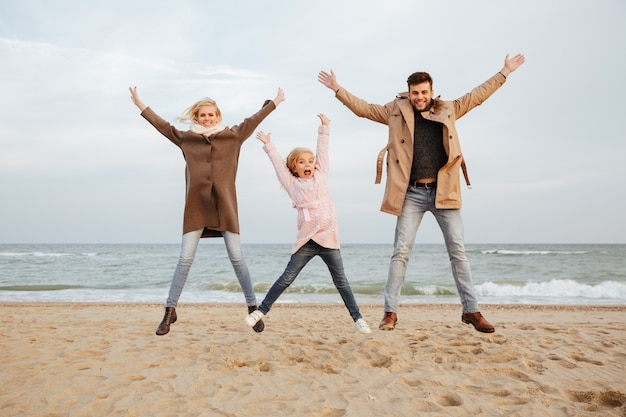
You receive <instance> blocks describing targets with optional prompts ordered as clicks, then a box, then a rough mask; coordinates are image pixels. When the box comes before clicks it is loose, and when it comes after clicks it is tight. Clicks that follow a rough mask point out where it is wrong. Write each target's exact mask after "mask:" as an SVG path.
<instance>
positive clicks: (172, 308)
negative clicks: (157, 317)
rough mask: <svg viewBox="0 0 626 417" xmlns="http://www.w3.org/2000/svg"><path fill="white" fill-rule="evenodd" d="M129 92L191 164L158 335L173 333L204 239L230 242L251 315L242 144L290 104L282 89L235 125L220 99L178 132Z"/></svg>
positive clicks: (192, 111)
mask: <svg viewBox="0 0 626 417" xmlns="http://www.w3.org/2000/svg"><path fill="white" fill-rule="evenodd" d="M129 90H130V94H131V99H132V101H133V103H134V104H135V105H136V106H137V107H138V108H139V110H140V111H141V116H143V117H144V118H145V119H146V120H147V121H148V122H149V123H150V124H152V125H153V126H154V127H155V128H156V129H157V130H158V131H159V132H160V133H161V134H162V135H163V136H165V137H166V138H167V139H169V140H170V141H171V142H172V143H173V144H174V145H176V146H177V147H179V148H180V149H181V150H182V152H183V157H184V158H185V161H186V170H185V179H186V186H187V192H186V196H185V209H184V215H183V238H182V244H181V251H180V257H179V259H178V263H177V265H176V269H175V271H174V276H173V278H172V283H171V286H170V290H169V295H168V297H167V301H166V304H165V315H164V316H163V320H162V321H161V323H160V324H159V326H158V328H157V330H156V334H157V335H159V336H161V335H165V334H167V333H168V332H169V331H170V325H171V324H172V323H174V322H176V320H177V315H176V307H177V305H178V299H179V297H180V294H181V292H182V290H183V287H184V285H185V282H186V280H187V276H188V275H189V269H190V268H191V264H192V263H193V260H194V257H195V254H196V250H197V248H198V243H199V241H200V239H201V238H209V237H223V238H224V243H225V245H226V251H227V252H228V257H229V259H230V262H231V264H232V266H233V268H234V270H235V275H236V276H237V279H238V281H239V284H240V285H241V288H242V290H243V293H244V297H245V301H246V304H247V306H248V313H251V312H252V311H254V310H256V296H255V294H254V289H253V287H252V280H251V278H250V272H249V270H248V266H247V265H246V262H245V260H244V258H243V254H242V251H241V243H240V239H239V216H238V210H237V193H236V188H235V177H236V175H237V165H238V161H239V152H240V149H241V145H242V144H243V142H244V141H245V140H246V139H248V138H249V137H250V135H251V134H252V133H253V132H254V130H255V129H256V128H257V126H258V125H259V124H260V123H261V122H262V121H263V119H265V117H267V116H268V115H269V114H270V113H271V112H272V111H274V110H275V109H276V107H277V106H278V105H279V104H280V103H281V102H282V101H284V100H285V95H284V93H283V91H282V89H278V93H277V95H276V97H275V98H274V99H273V100H267V101H265V103H264V104H263V107H261V109H260V110H259V111H258V112H257V113H255V114H253V115H252V116H250V117H248V118H246V119H245V120H244V121H243V122H241V123H240V124H239V125H236V126H232V127H228V126H225V125H224V124H223V123H222V113H221V112H220V110H219V107H218V106H217V103H215V101H213V100H210V99H205V100H201V101H198V102H196V103H195V104H193V105H192V106H191V107H189V109H187V110H186V112H185V113H184V114H183V116H182V117H181V118H180V119H179V120H181V121H183V122H188V123H190V125H191V126H190V128H189V130H186V131H182V130H178V129H177V128H175V127H174V126H172V125H171V124H170V123H169V122H167V121H166V120H163V119H162V118H161V117H159V116H158V115H157V114H156V113H155V112H154V111H153V110H152V109H151V108H150V107H148V106H147V105H145V104H144V103H143V102H142V101H141V100H140V98H139V94H138V93H137V87H131V88H129ZM263 328H264V324H263V323H262V322H259V323H258V324H257V325H256V326H255V327H254V330H255V331H257V332H262V331H263Z"/></svg>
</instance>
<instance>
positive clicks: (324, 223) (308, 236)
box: [246, 114, 372, 333]
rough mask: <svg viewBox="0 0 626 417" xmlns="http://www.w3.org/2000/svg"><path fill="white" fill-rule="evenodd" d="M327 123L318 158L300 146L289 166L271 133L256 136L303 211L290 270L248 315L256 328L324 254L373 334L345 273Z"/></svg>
mask: <svg viewBox="0 0 626 417" xmlns="http://www.w3.org/2000/svg"><path fill="white" fill-rule="evenodd" d="M317 117H319V118H320V121H321V122H322V125H321V126H320V127H319V129H318V137H317V157H314V156H313V152H311V151H310V150H308V149H304V148H296V149H294V150H293V151H291V153H290V154H289V156H288V157H287V164H286V165H285V162H284V161H283V160H282V159H281V157H280V155H279V154H278V151H277V150H276V147H275V146H274V144H273V143H271V142H270V133H268V134H265V133H263V132H258V133H257V135H256V137H257V139H259V140H260V141H261V142H263V143H264V146H263V149H264V150H265V152H267V154H268V156H269V157H270V160H271V161H272V164H273V165H274V169H275V170H276V175H277V177H278V181H279V182H280V183H281V184H282V186H283V187H284V188H285V190H286V191H287V194H289V196H290V197H291V199H292V200H293V205H294V207H295V208H296V209H297V210H298V237H297V241H296V243H295V244H294V245H293V248H292V255H291V259H290V261H289V264H287V268H286V269H285V271H284V272H283V274H282V275H281V276H280V278H278V280H277V281H276V282H275V283H274V285H272V287H271V288H270V290H269V291H268V293H267V295H266V296H265V299H264V300H263V302H262V303H261V305H260V306H259V308H258V310H255V311H252V312H251V313H249V314H248V316H247V317H246V323H247V324H248V325H249V326H250V327H253V326H255V325H257V324H258V323H259V322H260V321H261V319H262V318H263V316H265V315H266V314H267V313H268V312H269V311H270V309H271V308H272V305H273V304H274V302H275V301H276V300H277V299H278V297H280V295H281V294H282V293H283V291H285V290H286V289H287V287H289V286H290V285H291V283H292V282H293V281H294V280H295V279H296V277H297V276H298V273H300V271H301V270H302V268H304V266H305V265H306V264H307V263H308V262H309V261H310V260H311V259H313V257H314V256H316V255H318V256H320V257H321V258H322V260H323V261H324V262H325V263H326V265H327V266H328V270H329V271H330V275H331V276H332V278H333V283H334V284H335V287H336V288H337V290H338V291H339V294H341V298H342V299H343V302H344V304H345V305H346V308H347V309H348V311H349V312H350V316H352V319H353V320H354V322H355V325H356V328H357V330H358V331H359V332H361V333H371V332H372V331H371V330H370V328H369V326H368V325H367V323H366V322H365V320H363V318H362V317H361V313H360V311H359V307H358V306H357V303H356V300H355V299H354V295H353V294H352V290H351V289H350V284H349V283H348V279H347V278H346V275H345V273H344V270H343V261H342V259H341V253H340V252H339V233H338V231H337V215H336V213H335V207H334V205H333V202H332V200H331V197H330V190H329V187H328V167H329V165H328V133H329V127H328V125H329V123H330V120H329V119H328V118H327V117H326V116H325V115H323V114H319V115H318V116H317Z"/></svg>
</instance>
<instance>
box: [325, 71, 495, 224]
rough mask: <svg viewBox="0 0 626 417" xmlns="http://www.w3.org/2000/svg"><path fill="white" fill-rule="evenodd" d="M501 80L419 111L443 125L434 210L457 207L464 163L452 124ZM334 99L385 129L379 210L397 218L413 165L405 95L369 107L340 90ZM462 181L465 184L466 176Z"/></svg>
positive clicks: (409, 113)
mask: <svg viewBox="0 0 626 417" xmlns="http://www.w3.org/2000/svg"><path fill="white" fill-rule="evenodd" d="M505 81H506V78H505V77H504V75H502V74H501V73H497V74H495V75H494V76H493V77H491V78H489V79H488V80H487V81H485V82H484V83H482V84H481V85H479V86H478V87H476V88H474V89H473V90H472V91H470V92H469V93H467V94H465V95H464V96H463V97H460V98H458V99H456V100H453V101H444V100H441V99H440V98H439V97H437V98H436V99H435V100H434V101H435V103H434V105H433V106H432V108H431V109H430V110H429V111H427V112H422V115H423V116H424V118H426V119H429V120H434V121H437V122H440V123H442V124H443V146H444V148H445V150H446V153H447V154H448V162H447V163H446V165H444V166H443V167H442V168H441V169H440V170H439V172H438V175H437V195H436V198H435V205H436V207H437V208H451V209H457V208H461V184H460V169H461V168H462V167H463V168H464V167H465V161H464V159H463V153H462V152H461V145H460V143H459V137H458V134H457V131H456V127H455V121H456V120H457V119H459V118H461V117H462V116H463V115H465V114H466V113H467V112H469V111H470V110H472V109H473V108H474V107H476V106H478V105H480V104H481V103H483V102H484V101H485V100H486V99H487V98H489V96H491V95H492V94H493V93H494V92H495V91H496V90H497V89H498V88H500V87H501V86H502V85H503V84H504V82H505ZM336 97H337V99H339V101H341V102H342V103H343V104H345V105H346V106H347V107H348V108H349V109H350V110H352V112H353V113H354V114H356V115H357V116H360V117H365V118H367V119H370V120H373V121H375V122H379V123H382V124H385V125H387V126H389V139H388V142H387V146H386V147H385V148H384V149H383V151H381V154H380V155H379V160H378V170H379V171H380V170H381V169H382V159H383V157H384V152H385V151H387V152H388V155H387V183H386V186H385V195H384V197H383V203H382V206H381V208H380V210H381V211H383V212H385V213H389V214H393V215H395V216H400V215H401V214H402V206H403V205H404V198H405V196H406V191H407V189H408V186H409V179H410V175H411V164H412V162H413V138H414V136H413V133H414V118H415V116H414V113H413V107H412V105H411V103H410V101H409V98H408V94H407V93H403V94H400V95H398V96H397V97H396V99H395V100H393V101H391V102H389V103H387V104H385V105H384V106H383V105H379V104H369V103H367V102H366V101H365V100H362V99H360V98H358V97H356V96H354V95H353V94H350V93H349V92H347V91H346V90H345V89H343V88H340V89H339V91H338V92H337V93H336ZM464 171H465V170H464ZM464 173H465V172H464ZM379 181H380V172H378V173H377V181H376V182H377V183H378V182H379ZM466 181H467V183H468V185H469V179H468V178H467V176H466Z"/></svg>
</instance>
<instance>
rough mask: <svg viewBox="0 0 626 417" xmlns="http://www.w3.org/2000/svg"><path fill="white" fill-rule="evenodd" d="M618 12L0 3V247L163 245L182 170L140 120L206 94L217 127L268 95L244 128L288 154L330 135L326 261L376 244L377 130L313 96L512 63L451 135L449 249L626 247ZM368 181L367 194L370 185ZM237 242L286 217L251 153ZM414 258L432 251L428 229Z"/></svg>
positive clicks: (406, 1)
mask: <svg viewBox="0 0 626 417" xmlns="http://www.w3.org/2000/svg"><path fill="white" fill-rule="evenodd" d="M625 21H626V2H624V1H623V0H599V1H598V0H580V1H571V0H554V1H542V0H526V1H523V2H506V4H504V3H502V2H501V1H498V0H477V1H471V2H470V1H466V0H449V1H445V2H437V1H422V0H394V1H391V2H380V1H371V0H345V1H342V0H316V1H307V2H304V1H294V0H267V1H263V2H259V1H253V0H248V1H244V0H228V1H215V0H213V1H206V0H187V1H184V0H183V1H177V2H172V1H165V0H141V1H133V0H123V1H122V0H109V1H106V2H91V3H85V2H84V1H79V0H76V1H73V0H58V1H54V2H50V1H48V0H0V75H1V76H0V117H1V123H0V199H1V200H2V203H1V204H0V243H177V242H179V241H180V237H181V233H182V212H183V205H184V192H185V185H184V184H185V182H184V160H183V158H182V155H181V152H180V150H179V149H178V148H176V147H175V146H174V145H172V144H171V143H170V142H169V141H168V140H167V139H165V138H164V137H163V136H161V135H160V134H159V133H158V132H157V131H156V130H155V129H154V128H153V127H152V126H151V125H149V124H148V123H147V122H146V121H145V120H144V119H143V118H142V117H141V116H140V115H139V111H138V109H137V108H136V107H135V106H134V105H133V104H132V102H131V100H130V98H129V92H128V87H129V86H137V89H138V91H139V95H140V97H141V99H142V100H143V101H144V102H145V103H146V104H148V105H149V106H150V107H151V108H153V109H154V110H155V111H156V112H157V113H158V114H159V115H160V116H161V117H163V118H164V119H166V120H169V121H171V122H172V123H173V124H175V125H176V126H177V127H178V128H180V129H186V128H187V127H186V126H185V125H180V124H177V122H176V118H177V117H178V116H180V115H181V114H182V113H183V111H184V110H185V109H186V108H188V107H189V106H190V105H191V104H193V103H194V102H196V101H197V100H200V99H202V98H205V97H210V98H213V99H214V100H216V101H217V103H218V105H219V107H220V109H221V111H222V114H223V117H224V123H225V124H226V125H231V126H232V125H236V124H238V123H240V122H241V121H242V120H243V119H244V118H245V117H247V116H249V115H251V114H253V113H255V112H256V111H257V110H258V109H259V108H260V106H261V104H262V103H263V101H264V100H265V99H272V98H274V97H275V95H276V92H277V90H278V88H282V89H283V90H284V91H285V95H286V98H287V99H286V101H285V102H283V103H282V104H281V105H280V106H279V107H278V109H277V110H276V111H275V112H273V113H272V114H270V115H269V116H268V117H267V118H266V119H265V120H264V121H263V123H262V124H261V125H260V126H259V128H258V130H262V131H264V132H271V133H272V141H273V142H275V143H276V146H277V147H278V149H279V151H280V152H281V153H282V154H283V155H286V154H287V153H288V152H289V151H290V150H291V149H292V148H294V147H296V146H305V147H309V148H314V147H315V141H316V137H317V126H318V125H319V119H318V118H317V117H316V115H317V114H318V113H324V114H326V115H327V116H328V117H329V118H330V119H331V124H330V127H331V133H330V141H331V145H330V157H331V172H330V186H331V193H332V195H333V199H334V202H335V206H336V209H337V215H338V219H339V232H340V238H341V241H342V243H343V244H350V243H391V242H393V234H394V228H395V221H396V218H395V217H394V216H392V215H389V214H386V213H382V212H381V211H380V204H381V201H382V196H383V191H384V184H379V185H376V184H374V179H375V162H376V156H377V153H378V151H379V150H380V149H381V148H383V147H384V146H385V144H386V141H387V127H386V126H384V125H382V124H377V123H374V122H372V121H369V120H366V119H360V118H358V117H356V116H355V115H353V114H352V113H351V112H350V111H349V110H348V109H347V108H346V107H345V106H343V105H342V104H341V103H339V102H338V101H337V100H336V99H335V98H334V94H333V93H332V92H331V91H330V90H329V89H327V88H325V87H324V86H323V85H321V84H320V83H319V82H318V81H317V74H318V73H319V71H320V70H322V69H323V70H326V71H328V70H330V69H333V70H334V71H335V73H336V75H337V80H338V82H339V83H340V84H341V85H342V86H343V87H344V88H345V89H346V90H348V91H350V92H352V93H354V94H356V95H357V96H359V97H361V98H363V99H365V100H367V101H368V102H371V103H378V104H384V103H387V102H388V101H391V100H392V99H393V98H394V97H395V95H396V94H397V93H398V92H401V91H405V90H406V78H407V76H408V75H409V74H411V73H413V72H415V71H427V72H429V73H430V74H431V75H432V77H433V79H434V85H433V88H434V92H435V95H441V97H442V98H443V99H447V100H453V99H456V98H458V97H460V96H462V95H463V94H465V93H467V92H468V91H470V90H471V89H472V88H474V87H475V86H477V85H479V84H480V83H482V82H483V81H485V80H487V79H488V78H489V77H491V76H492V75H493V74H495V73H496V72H498V71H499V70H500V69H501V68H502V66H503V63H504V57H505V56H506V54H507V53H508V54H510V55H514V54H517V53H523V54H524V55H525V57H526V63H525V64H524V65H522V66H521V67H520V68H519V69H518V70H517V71H515V72H514V73H513V74H511V75H510V76H509V77H508V80H507V82H506V84H505V85H504V86H503V87H502V88H501V89H500V90H498V91H497V92H496V93H495V94H494V95H493V96H491V97H490V98H489V99H488V100H487V101H486V102H485V103H483V104H482V105H481V106H479V107H477V108H475V109H474V110H472V111H471V112H470V113H468V114H467V115H466V116H464V117H463V118H462V119H460V120H458V121H457V130H458V131H459V136H460V140H461V146H462V148H463V152H464V155H465V159H466V161H467V166H468V171H469V175H470V178H471V181H472V189H467V188H465V187H464V189H463V209H462V210H463V218H464V223H465V240H466V242H467V243H626V237H625V236H626V221H625V220H624V215H623V210H624V208H625V207H626V186H625V185H624V179H625V177H626V175H625V174H624V167H623V158H624V155H626V137H625V136H626V135H625V134H624V129H623V125H622V121H623V120H622V117H624V115H625V114H626V112H625V110H626V105H625V104H624V102H625V101H624V97H625V96H626V78H625V76H624V74H626V53H625V52H624V51H626V25H624V22H625ZM384 180H385V177H383V182H384ZM237 191H238V201H239V219H240V225H241V240H242V242H243V243H244V244H246V243H292V242H293V241H294V239H295V236H296V211H295V210H294V209H293V208H292V205H291V200H290V199H289V197H288V196H287V194H286V192H285V191H284V190H282V189H281V187H280V185H279V183H278V181H277V179H276V177H275V174H274V171H273V168H272V166H271V164H270V162H269V159H268V158H267V156H266V154H265V153H264V152H263V150H262V144H261V143H260V142H259V141H258V140H257V139H256V138H255V137H254V135H253V136H252V137H250V139H248V140H247V141H246V142H245V143H244V145H243V147H242V151H241V156H240V160H239V171H238V177H237ZM416 242H417V243H441V242H442V238H441V232H440V231H439V229H438V226H437V225H436V222H435V220H434V218H433V217H432V215H430V214H427V215H426V216H425V218H424V220H423V222H422V225H421V227H420V230H419V232H418V235H417V239H416Z"/></svg>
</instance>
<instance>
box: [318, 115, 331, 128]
mask: <svg viewBox="0 0 626 417" xmlns="http://www.w3.org/2000/svg"><path fill="white" fill-rule="evenodd" d="M317 117H319V118H320V121H321V122H322V126H328V125H329V124H330V119H329V118H328V117H326V115H325V114H323V113H320V114H318V115H317Z"/></svg>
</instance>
